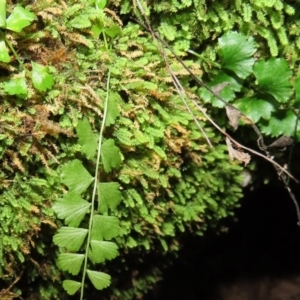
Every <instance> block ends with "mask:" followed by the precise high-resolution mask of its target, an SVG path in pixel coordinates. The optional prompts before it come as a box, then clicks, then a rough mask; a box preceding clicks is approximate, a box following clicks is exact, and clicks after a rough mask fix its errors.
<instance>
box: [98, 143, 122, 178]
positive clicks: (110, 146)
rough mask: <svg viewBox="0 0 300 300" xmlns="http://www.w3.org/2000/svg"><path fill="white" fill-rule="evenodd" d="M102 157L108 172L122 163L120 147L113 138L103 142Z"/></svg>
mask: <svg viewBox="0 0 300 300" xmlns="http://www.w3.org/2000/svg"><path fill="white" fill-rule="evenodd" d="M101 158H102V163H103V168H104V170H105V172H106V173H108V172H110V171H111V170H112V169H117V168H119V167H120V165H121V155H120V149H119V148H118V147H117V146H116V145H115V141H114V140H113V139H108V140H106V141H105V142H104V143H103V144H102V151H101Z"/></svg>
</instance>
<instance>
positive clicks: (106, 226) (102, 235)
mask: <svg viewBox="0 0 300 300" xmlns="http://www.w3.org/2000/svg"><path fill="white" fill-rule="evenodd" d="M120 232H121V228H120V226H119V220H118V218H116V217H112V216H100V215H94V216H93V226H92V233H91V234H92V240H97V241H102V240H103V239H105V240H111V239H112V238H114V237H116V236H118V235H119V234H120Z"/></svg>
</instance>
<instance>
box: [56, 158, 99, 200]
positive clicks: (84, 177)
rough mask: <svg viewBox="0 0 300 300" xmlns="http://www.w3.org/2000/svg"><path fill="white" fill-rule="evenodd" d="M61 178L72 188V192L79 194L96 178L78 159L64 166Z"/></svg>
mask: <svg viewBox="0 0 300 300" xmlns="http://www.w3.org/2000/svg"><path fill="white" fill-rule="evenodd" d="M61 178H62V182H63V183H64V184H65V185H66V186H67V187H68V188H69V189H70V192H75V193H78V194H81V193H82V192H84V191H85V190H86V189H87V188H88V186H89V185H90V184H91V182H92V181H93V180H94V177H92V176H91V174H90V173H89V172H88V171H87V170H86V169H85V168H84V166H83V165H82V163H81V161H79V160H78V159H75V160H73V161H71V162H69V163H67V164H66V165H64V166H63V168H62V170H61Z"/></svg>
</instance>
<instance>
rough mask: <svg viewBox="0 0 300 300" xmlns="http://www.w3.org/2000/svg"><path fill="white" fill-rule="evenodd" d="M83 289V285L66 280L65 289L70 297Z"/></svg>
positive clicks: (64, 282)
mask: <svg viewBox="0 0 300 300" xmlns="http://www.w3.org/2000/svg"><path fill="white" fill-rule="evenodd" d="M80 287H81V283H80V282H77V281H74V280H64V281H63V288H64V289H65V290H66V292H67V293H68V294H69V295H74V294H75V293H76V292H77V291H78V290H79V289H80Z"/></svg>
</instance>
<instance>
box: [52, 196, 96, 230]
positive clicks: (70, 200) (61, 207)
mask: <svg viewBox="0 0 300 300" xmlns="http://www.w3.org/2000/svg"><path fill="white" fill-rule="evenodd" d="M90 206H91V204H90V203H89V202H87V201H85V200H83V199H82V198H81V197H80V196H79V195H78V194H75V193H72V192H70V193H68V194H67V195H65V197H64V198H63V199H58V200H57V201H56V202H55V204H54V205H53V210H54V212H55V213H56V214H57V217H58V218H59V219H65V223H66V224H67V225H69V226H71V227H78V226H79V224H80V223H81V221H82V219H83V218H84V216H85V215H86V213H87V212H88V210H89V208H90Z"/></svg>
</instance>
